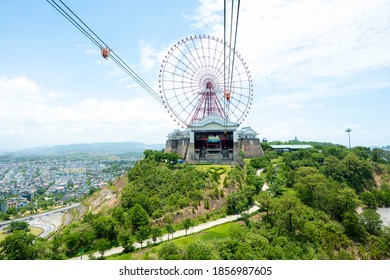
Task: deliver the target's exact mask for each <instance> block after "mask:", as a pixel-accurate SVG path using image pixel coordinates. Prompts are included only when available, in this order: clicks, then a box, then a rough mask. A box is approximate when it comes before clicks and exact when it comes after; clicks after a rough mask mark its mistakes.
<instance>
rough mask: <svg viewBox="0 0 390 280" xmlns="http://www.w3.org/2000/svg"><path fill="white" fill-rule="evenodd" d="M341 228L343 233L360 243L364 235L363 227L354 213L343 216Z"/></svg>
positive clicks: (349, 212) (350, 212) (346, 213)
mask: <svg viewBox="0 0 390 280" xmlns="http://www.w3.org/2000/svg"><path fill="white" fill-rule="evenodd" d="M343 226H344V228H345V233H346V234H347V235H348V236H349V237H351V238H352V239H354V240H356V241H362V240H363V238H364V237H365V235H366V230H365V226H364V224H363V223H362V219H361V218H360V216H359V215H358V214H357V213H356V211H348V212H345V213H344V214H343Z"/></svg>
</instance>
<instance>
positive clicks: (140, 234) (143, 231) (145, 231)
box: [136, 225, 150, 248]
mask: <svg viewBox="0 0 390 280" xmlns="http://www.w3.org/2000/svg"><path fill="white" fill-rule="evenodd" d="M149 234H150V227H149V225H144V226H141V227H140V229H139V230H138V231H137V233H136V238H137V241H138V242H139V243H140V244H141V248H142V243H143V242H144V241H145V240H146V239H147V238H148V237H149Z"/></svg>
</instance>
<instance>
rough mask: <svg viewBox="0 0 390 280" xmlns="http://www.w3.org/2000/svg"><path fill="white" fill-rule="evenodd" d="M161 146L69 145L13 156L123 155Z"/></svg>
mask: <svg viewBox="0 0 390 280" xmlns="http://www.w3.org/2000/svg"><path fill="white" fill-rule="evenodd" d="M163 148H164V145H163V144H151V145H149V144H144V143H139V142H118V143H92V144H70V145H58V146H53V147H37V148H31V149H24V150H20V151H18V152H15V153H13V154H19V155H67V154H76V153H94V154H124V153H132V152H143V151H145V150H148V149H150V150H161V149H163Z"/></svg>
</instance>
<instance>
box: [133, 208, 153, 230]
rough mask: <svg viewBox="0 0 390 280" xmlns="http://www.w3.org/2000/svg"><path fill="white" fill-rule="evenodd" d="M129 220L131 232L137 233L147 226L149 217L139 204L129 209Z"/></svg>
mask: <svg viewBox="0 0 390 280" xmlns="http://www.w3.org/2000/svg"><path fill="white" fill-rule="evenodd" d="M129 218H130V221H131V227H132V230H133V232H137V231H139V230H140V228H141V227H143V226H148V225H149V215H148V213H147V212H146V211H145V209H144V208H143V207H142V206H141V205H139V204H136V205H134V206H133V207H132V208H131V209H130V212H129Z"/></svg>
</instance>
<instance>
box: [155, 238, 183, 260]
mask: <svg viewBox="0 0 390 280" xmlns="http://www.w3.org/2000/svg"><path fill="white" fill-rule="evenodd" d="M158 258H159V259H160V260H180V253H179V249H178V248H177V246H176V244H175V243H173V242H167V243H164V244H162V246H161V248H160V250H159V251H158Z"/></svg>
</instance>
